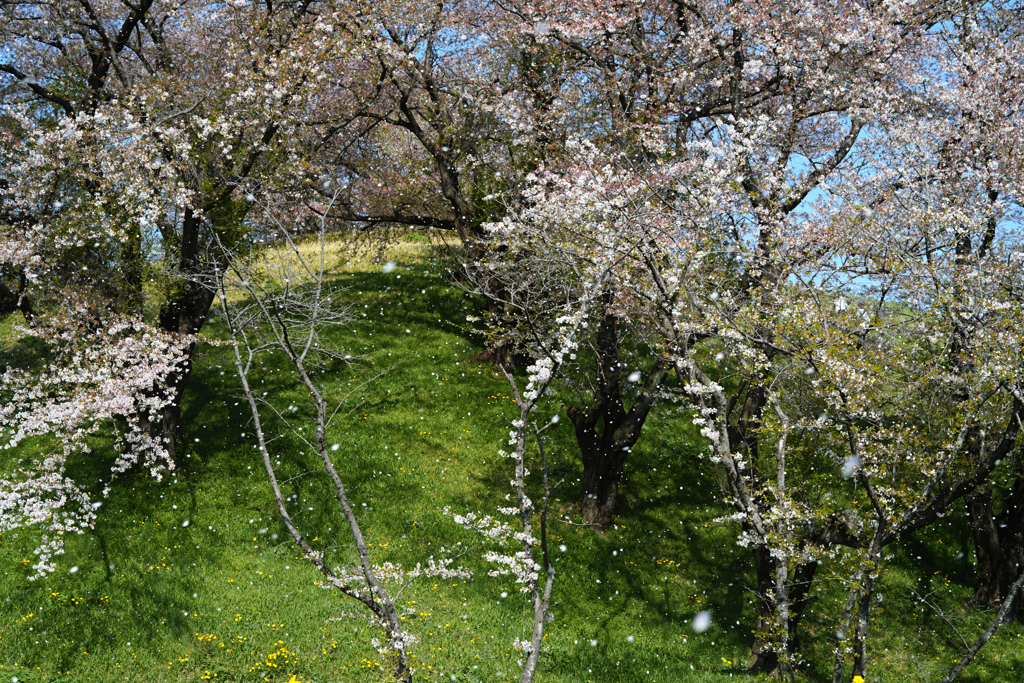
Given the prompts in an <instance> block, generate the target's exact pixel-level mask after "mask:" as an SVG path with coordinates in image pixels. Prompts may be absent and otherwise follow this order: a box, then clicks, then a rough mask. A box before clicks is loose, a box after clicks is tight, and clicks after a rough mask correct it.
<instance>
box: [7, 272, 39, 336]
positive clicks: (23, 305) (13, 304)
mask: <svg viewBox="0 0 1024 683" xmlns="http://www.w3.org/2000/svg"><path fill="white" fill-rule="evenodd" d="M27 284H28V283H27V281H26V278H25V272H24V271H21V272H19V273H18V291H17V292H15V291H14V290H12V289H11V288H10V287H8V286H7V284H6V283H5V282H4V281H3V280H0V315H7V314H9V313H13V312H14V311H21V314H22V315H23V316H25V320H26V321H27V322H29V323H31V322H32V319H33V318H34V317H35V309H34V308H33V307H32V300H31V299H30V298H29V297H28V294H26V293H25V290H26V288H27Z"/></svg>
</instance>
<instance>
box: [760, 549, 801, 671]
mask: <svg viewBox="0 0 1024 683" xmlns="http://www.w3.org/2000/svg"><path fill="white" fill-rule="evenodd" d="M775 563H776V560H775V559H774V558H773V557H772V556H771V554H770V553H769V552H768V549H767V548H765V547H764V546H760V547H757V548H754V567H755V569H756V570H757V628H756V635H755V636H754V644H753V646H752V647H751V648H750V659H749V661H748V665H749V667H750V673H754V674H757V673H765V674H768V675H770V676H775V675H777V674H778V672H779V653H778V651H777V650H776V644H775V643H774V642H773V641H772V640H771V638H770V637H768V634H770V633H771V632H772V628H773V627H772V622H773V620H774V618H775V611H776V605H775V600H774V598H773V597H772V596H773V595H774V594H775ZM817 571H818V563H817V562H805V563H803V564H799V565H797V567H796V570H795V571H794V572H793V574H792V578H791V579H790V583H789V629H788V631H789V655H790V661H792V662H794V664H795V663H796V662H797V659H798V656H799V652H800V639H799V635H798V631H797V627H798V626H799V625H800V619H801V618H802V617H803V613H804V609H805V608H806V607H807V602H808V600H809V599H810V595H811V593H810V590H811V584H812V583H813V582H814V574H815V572H817Z"/></svg>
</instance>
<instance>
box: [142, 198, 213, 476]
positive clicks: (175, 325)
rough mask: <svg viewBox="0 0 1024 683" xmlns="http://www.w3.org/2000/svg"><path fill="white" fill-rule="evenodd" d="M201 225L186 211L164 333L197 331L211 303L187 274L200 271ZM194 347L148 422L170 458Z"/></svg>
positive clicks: (163, 315) (207, 293)
mask: <svg viewBox="0 0 1024 683" xmlns="http://www.w3.org/2000/svg"><path fill="white" fill-rule="evenodd" d="M200 226H201V218H199V217H198V216H196V215H195V214H194V213H193V212H192V210H191V209H189V210H187V211H186V212H185V220H184V221H183V224H182V236H181V243H180V245H179V248H180V256H179V262H180V268H181V273H182V277H183V278H186V279H185V280H184V281H183V282H182V283H181V285H180V288H179V289H176V290H175V291H174V293H173V294H172V295H171V296H170V297H168V300H167V302H166V303H165V304H164V305H163V307H162V308H161V309H160V318H159V322H160V328H161V329H162V330H164V331H166V332H172V333H177V334H197V333H198V332H199V331H200V330H201V329H202V328H203V324H204V323H205V322H206V316H207V315H208V314H209V312H210V306H211V305H212V304H213V295H214V294H213V290H212V289H210V288H209V287H206V286H205V285H203V284H202V283H201V282H200V281H199V280H198V279H196V278H192V279H189V275H190V274H194V273H199V272H201V270H200V264H199V262H198V261H199V229H200ZM194 349H195V345H194V344H193V345H192V346H189V348H188V353H187V354H186V360H185V364H184V367H183V368H182V369H181V371H180V372H177V373H174V374H172V375H170V376H169V377H168V378H167V388H168V390H169V391H171V392H173V400H172V401H171V403H170V404H169V405H167V406H165V407H164V408H163V409H162V410H161V411H160V415H159V416H157V419H156V420H155V421H153V422H151V423H150V424H151V425H152V426H151V434H152V435H153V436H154V437H156V438H159V439H161V440H162V441H163V443H164V447H165V448H166V449H167V452H168V453H169V454H170V455H171V457H173V456H174V455H175V453H177V450H178V439H179V437H180V436H181V399H182V396H183V395H184V393H185V385H186V384H188V380H189V377H191V375H192V352H193V350H194Z"/></svg>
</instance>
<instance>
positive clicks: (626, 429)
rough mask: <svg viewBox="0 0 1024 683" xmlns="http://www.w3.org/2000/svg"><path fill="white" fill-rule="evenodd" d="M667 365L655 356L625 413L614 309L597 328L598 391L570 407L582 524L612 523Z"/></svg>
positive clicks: (596, 525)
mask: <svg viewBox="0 0 1024 683" xmlns="http://www.w3.org/2000/svg"><path fill="white" fill-rule="evenodd" d="M609 296H610V294H609ZM668 368H669V365H668V363H667V362H666V361H664V360H663V359H660V358H659V359H658V360H657V361H655V363H654V366H653V367H652V368H651V370H650V372H648V373H647V376H646V378H645V379H644V384H643V387H642V388H641V390H640V392H639V395H638V396H637V398H636V400H635V401H634V402H633V405H632V407H630V409H629V411H628V412H627V411H626V410H625V409H624V408H623V405H622V392H621V388H620V383H619V379H620V377H619V375H620V369H621V368H620V363H619V335H618V321H617V319H616V317H615V316H614V315H613V314H612V313H606V314H605V316H604V318H603V319H602V320H601V324H600V326H599V327H598V333H597V379H598V386H597V390H596V391H595V393H594V395H593V397H592V398H591V400H590V402H589V403H588V404H587V405H585V406H571V407H570V408H569V419H571V420H572V423H573V426H574V427H575V429H576V442H577V443H578V444H579V447H580V456H581V458H582V460H583V490H582V492H581V501H580V502H581V507H582V512H583V523H584V524H589V525H590V526H592V527H594V528H595V529H598V530H601V529H603V528H604V527H605V526H607V525H608V524H609V522H611V518H612V515H613V514H614V511H615V499H616V496H617V493H618V488H619V482H620V481H621V480H622V472H623V467H624V466H625V463H626V459H627V457H628V456H629V453H630V451H631V450H632V448H633V445H634V444H636V442H637V440H638V439H639V438H640V432H641V430H642V429H643V426H644V421H645V420H646V419H647V415H648V414H649V413H650V410H651V407H652V406H653V405H654V392H655V391H656V390H657V388H658V387H659V386H661V383H662V381H663V380H664V379H665V375H666V373H667V372H668ZM599 423H601V427H600V431H599V427H598V425H599Z"/></svg>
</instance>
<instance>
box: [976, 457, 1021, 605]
mask: <svg viewBox="0 0 1024 683" xmlns="http://www.w3.org/2000/svg"><path fill="white" fill-rule="evenodd" d="M965 505H966V508H967V519H968V522H969V524H970V527H971V535H972V536H973V540H974V552H975V556H976V558H977V561H978V565H977V581H978V585H977V588H976V590H975V592H974V598H973V601H974V602H975V603H976V604H979V605H984V606H986V607H997V606H999V605H1000V604H1001V603H1002V602H1003V600H1005V599H1006V596H1007V595H1009V592H1010V589H1011V586H1012V585H1013V583H1014V582H1015V581H1016V580H1017V578H1018V577H1019V576H1020V575H1021V570H1022V567H1024V473H1022V472H1021V471H1020V470H1018V472H1017V474H1016V477H1015V479H1014V482H1013V486H1012V487H1011V489H1010V491H1009V492H1008V495H1007V496H1006V499H1005V503H1004V508H1005V509H1003V510H1002V511H999V512H997V511H996V510H995V508H994V505H993V500H992V492H991V491H990V490H985V491H980V492H977V493H974V494H973V495H971V496H968V497H966V498H965ZM1020 618H1021V605H1020V599H1019V598H1018V599H1017V600H1015V601H1014V604H1013V605H1011V607H1010V610H1009V611H1008V612H1007V619H1008V620H1010V621H1012V620H1015V619H1020Z"/></svg>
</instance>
